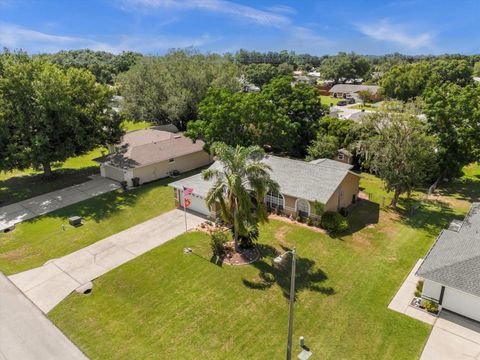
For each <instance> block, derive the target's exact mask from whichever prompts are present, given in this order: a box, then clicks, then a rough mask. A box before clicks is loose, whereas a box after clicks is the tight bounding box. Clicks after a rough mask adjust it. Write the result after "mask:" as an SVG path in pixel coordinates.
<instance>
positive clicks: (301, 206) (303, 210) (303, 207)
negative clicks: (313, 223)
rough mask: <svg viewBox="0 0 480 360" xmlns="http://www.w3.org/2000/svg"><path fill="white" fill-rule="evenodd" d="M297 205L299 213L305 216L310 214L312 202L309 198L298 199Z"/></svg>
mask: <svg viewBox="0 0 480 360" xmlns="http://www.w3.org/2000/svg"><path fill="white" fill-rule="evenodd" d="M296 207H297V213H298V215H300V216H303V217H306V216H309V215H310V204H309V202H308V201H307V200H305V199H297V203H296Z"/></svg>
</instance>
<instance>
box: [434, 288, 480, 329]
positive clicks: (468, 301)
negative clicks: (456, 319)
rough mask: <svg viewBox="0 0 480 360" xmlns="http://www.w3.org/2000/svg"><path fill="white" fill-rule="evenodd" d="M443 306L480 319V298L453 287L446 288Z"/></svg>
mask: <svg viewBox="0 0 480 360" xmlns="http://www.w3.org/2000/svg"><path fill="white" fill-rule="evenodd" d="M442 306H443V307H444V308H445V309H447V310H450V311H453V312H456V313H457V314H460V315H463V316H466V317H468V318H471V319H474V320H477V321H480V298H478V297H477V296H473V295H470V294H467V293H464V292H462V291H458V290H455V289H452V288H448V287H446V288H445V292H444V294H443V301H442Z"/></svg>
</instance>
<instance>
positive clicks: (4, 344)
mask: <svg viewBox="0 0 480 360" xmlns="http://www.w3.org/2000/svg"><path fill="white" fill-rule="evenodd" d="M0 359H2V360H39V359H49V360H50V359H51V360H64V359H71V360H86V359H87V357H86V356H85V355H83V353H82V352H81V351H80V350H78V348H77V347H75V345H74V344H73V343H72V342H71V341H70V340H69V339H68V338H67V337H66V336H65V335H64V334H63V333H62V332H61V331H60V330H59V329H58V328H57V327H56V326H55V325H53V324H52V323H51V322H50V320H48V319H47V318H46V316H45V315H44V314H42V312H41V311H40V310H39V309H38V308H37V307H36V306H35V305H34V304H32V302H31V301H30V300H28V299H27V298H26V297H25V295H23V294H22V292H21V291H20V290H19V289H17V288H16V287H15V285H14V284H13V283H11V282H10V281H9V280H8V279H7V278H6V277H5V276H4V275H3V274H2V273H0Z"/></svg>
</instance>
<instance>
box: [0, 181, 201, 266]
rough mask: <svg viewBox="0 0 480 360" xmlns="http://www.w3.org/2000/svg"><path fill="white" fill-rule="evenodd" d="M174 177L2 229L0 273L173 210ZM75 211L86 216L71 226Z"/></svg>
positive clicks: (46, 257)
mask: <svg viewBox="0 0 480 360" xmlns="http://www.w3.org/2000/svg"><path fill="white" fill-rule="evenodd" d="M192 174H193V172H192V173H187V174H185V175H184V176H189V175H192ZM170 181H171V179H168V180H167V179H166V180H159V181H156V182H153V183H150V184H146V185H142V186H141V187H140V188H138V189H135V190H131V191H128V192H122V190H117V191H113V192H110V193H107V194H104V195H101V196H97V197H95V198H92V199H89V200H85V201H82V202H80V203H77V204H74V205H71V206H68V207H65V208H63V209H59V210H57V211H54V212H52V213H49V214H46V215H43V216H40V217H38V218H35V219H32V220H29V221H25V222H23V223H21V224H18V225H17V226H16V229H15V231H12V232H10V233H7V234H3V233H0V271H1V272H3V273H5V274H7V275H9V274H12V273H16V272H20V271H24V270H28V269H31V268H33V267H36V266H40V265H43V264H44V263H45V262H46V261H47V260H50V259H53V258H57V257H60V256H63V255H67V254H69V253H71V252H73V251H75V250H78V249H81V248H83V247H85V246H87V245H90V244H92V243H94V242H96V241H98V240H101V239H103V238H106V237H108V236H110V235H113V234H116V233H118V232H120V231H122V230H125V229H127V228H129V227H132V226H134V225H136V224H139V223H141V222H144V221H146V220H148V219H151V218H153V217H155V216H157V215H160V214H162V213H164V212H166V211H168V210H172V209H173V208H174V207H175V200H174V197H173V190H172V188H170V187H169V186H167V184H168V182H170ZM74 215H81V216H83V219H84V225H83V226H81V227H78V228H74V227H71V226H69V225H68V217H71V216H74ZM62 224H64V225H65V230H63V229H62Z"/></svg>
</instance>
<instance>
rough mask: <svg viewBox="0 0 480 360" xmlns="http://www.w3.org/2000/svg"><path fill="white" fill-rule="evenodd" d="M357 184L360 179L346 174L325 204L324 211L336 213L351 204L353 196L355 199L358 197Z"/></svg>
mask: <svg viewBox="0 0 480 360" xmlns="http://www.w3.org/2000/svg"><path fill="white" fill-rule="evenodd" d="M359 182H360V177H359V176H358V175H354V174H351V173H348V174H347V176H345V178H344V179H343V181H342V182H341V183H340V185H339V186H338V188H337V190H336V191H335V192H334V193H333V195H332V197H331V198H330V199H329V200H328V201H327V203H326V204H325V211H338V210H340V209H341V208H343V207H347V206H349V205H350V204H352V199H353V195H355V198H357V197H358V185H359Z"/></svg>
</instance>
